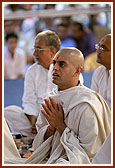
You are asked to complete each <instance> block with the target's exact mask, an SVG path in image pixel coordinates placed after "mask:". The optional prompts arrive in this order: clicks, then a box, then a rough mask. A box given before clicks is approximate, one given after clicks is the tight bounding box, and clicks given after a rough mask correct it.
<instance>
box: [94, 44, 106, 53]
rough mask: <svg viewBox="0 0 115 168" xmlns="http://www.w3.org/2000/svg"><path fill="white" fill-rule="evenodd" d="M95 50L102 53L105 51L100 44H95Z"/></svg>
mask: <svg viewBox="0 0 115 168" xmlns="http://www.w3.org/2000/svg"><path fill="white" fill-rule="evenodd" d="M95 49H96V50H98V49H100V50H101V51H104V50H105V48H103V47H101V46H100V45H99V44H95Z"/></svg>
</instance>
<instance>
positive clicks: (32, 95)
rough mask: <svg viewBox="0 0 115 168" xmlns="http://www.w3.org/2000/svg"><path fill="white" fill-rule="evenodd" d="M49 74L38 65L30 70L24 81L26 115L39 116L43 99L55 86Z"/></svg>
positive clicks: (34, 65)
mask: <svg viewBox="0 0 115 168" xmlns="http://www.w3.org/2000/svg"><path fill="white" fill-rule="evenodd" d="M48 74H49V71H48V70H47V69H45V68H43V67H42V66H41V65H38V64H37V63H35V64H33V65H32V66H31V67H30V68H29V69H28V71H27V73H26V76H25V81H24V95H23V107H24V113H26V114H29V115H36V116H38V114H39V112H40V108H41V103H42V102H43V99H44V98H45V97H46V96H47V93H48V91H51V90H52V88H53V86H54V84H53V83H52V82H50V81H49V80H48Z"/></svg>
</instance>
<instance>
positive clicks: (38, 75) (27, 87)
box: [4, 63, 83, 137]
mask: <svg viewBox="0 0 115 168" xmlns="http://www.w3.org/2000/svg"><path fill="white" fill-rule="evenodd" d="M51 73H52V66H51V67H50V70H49V71H48V70H47V69H45V68H43V67H42V66H41V65H38V64H37V63H35V64H33V65H32V66H31V67H30V68H29V69H28V71H27V73H26V76H25V81H24V94H23V107H24V109H23V110H22V109H21V108H20V107H18V106H8V107H5V110H4V114H5V119H6V121H7V123H8V125H9V127H10V129H11V131H12V133H13V134H23V135H26V136H29V137H34V136H35V134H32V133H31V123H30V121H29V120H28V118H27V117H26V115H25V113H26V114H28V115H35V116H38V114H39V112H40V109H41V103H42V102H43V99H44V98H45V97H47V96H48V95H47V94H48V92H49V91H51V90H52V89H53V87H57V86H56V85H54V84H53V83H52V80H51ZM80 81H81V82H83V77H82V75H80Z"/></svg>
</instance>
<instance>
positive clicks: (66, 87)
mask: <svg viewBox="0 0 115 168" xmlns="http://www.w3.org/2000/svg"><path fill="white" fill-rule="evenodd" d="M79 84H80V81H79V80H78V81H77V84H73V85H70V86H65V87H59V86H58V91H63V90H66V89H69V88H72V87H75V86H78V85H79Z"/></svg>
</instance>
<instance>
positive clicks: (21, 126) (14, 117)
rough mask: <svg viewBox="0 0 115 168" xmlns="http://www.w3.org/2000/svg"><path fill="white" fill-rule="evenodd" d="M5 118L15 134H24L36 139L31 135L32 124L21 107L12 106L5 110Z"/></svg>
mask: <svg viewBox="0 0 115 168" xmlns="http://www.w3.org/2000/svg"><path fill="white" fill-rule="evenodd" d="M4 116H5V119H6V121H7V123H8V125H9V127H10V130H11V132H12V133H13V134H22V135H25V136H28V137H30V138H34V137H35V134H32V133H31V127H32V125H31V123H30V121H29V120H28V118H27V117H26V115H25V114H24V112H23V110H22V109H21V107H18V106H15V105H11V106H7V107H5V108H4Z"/></svg>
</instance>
